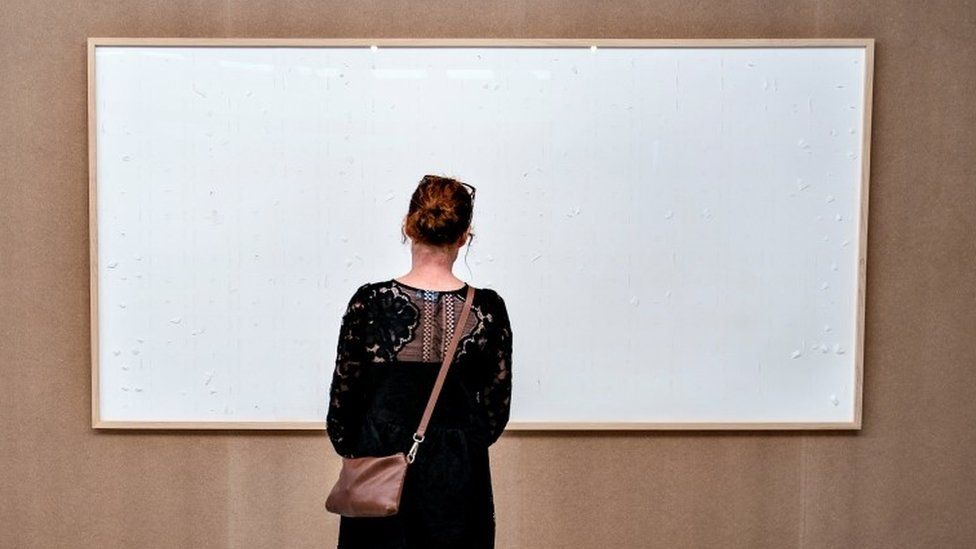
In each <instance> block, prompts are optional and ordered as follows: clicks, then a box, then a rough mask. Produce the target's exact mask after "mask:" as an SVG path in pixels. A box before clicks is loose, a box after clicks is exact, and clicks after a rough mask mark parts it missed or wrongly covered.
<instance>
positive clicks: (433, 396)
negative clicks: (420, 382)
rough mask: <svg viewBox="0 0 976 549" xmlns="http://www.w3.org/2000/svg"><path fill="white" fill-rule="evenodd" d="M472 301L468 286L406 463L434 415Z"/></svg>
mask: <svg viewBox="0 0 976 549" xmlns="http://www.w3.org/2000/svg"><path fill="white" fill-rule="evenodd" d="M472 301H474V286H471V285H470V284H469V285H468V293H467V295H466V296H465V298H464V306H463V307H462V308H461V316H460V317H458V321H457V324H456V325H455V328H454V336H453V337H452V338H451V344H450V345H448V347H447V351H446V352H445V353H444V362H443V363H441V369H440V372H438V374H437V381H435V382H434V389H433V391H431V393H430V398H429V399H428V400H427V408H426V409H424V415H423V417H422V418H421V419H420V426H419V427H417V432H416V433H414V434H413V446H411V447H410V452H408V453H407V462H408V463H413V460H414V456H416V455H417V446H419V445H420V443H421V442H423V441H424V432H426V431H427V423H428V422H429V421H430V416H431V414H433V413H434V405H435V404H437V397H438V396H440V393H441V387H443V385H444V379H445V378H446V377H447V369H448V368H450V367H451V363H452V362H454V352H455V351H457V346H458V342H459V341H461V332H463V331H464V324H465V322H467V320H468V314H469V313H470V312H471V302H472Z"/></svg>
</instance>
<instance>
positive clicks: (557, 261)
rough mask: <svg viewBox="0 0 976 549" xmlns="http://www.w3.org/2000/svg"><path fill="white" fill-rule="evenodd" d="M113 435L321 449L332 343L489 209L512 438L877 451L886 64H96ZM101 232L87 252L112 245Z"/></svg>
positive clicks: (575, 58) (482, 220)
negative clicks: (868, 326) (837, 433)
mask: <svg viewBox="0 0 976 549" xmlns="http://www.w3.org/2000/svg"><path fill="white" fill-rule="evenodd" d="M92 61H93V62H94V70H93V72H92V74H93V81H92V82H91V85H92V91H93V95H92V98H91V101H92V119H91V123H92V125H93V127H92V132H93V138H94V140H95V141H94V151H95V152H94V155H93V158H92V161H93V163H94V166H95V169H94V170H93V214H94V219H95V220H96V225H95V227H94V228H95V235H97V239H96V240H94V242H95V243H96V245H95V246H94V248H93V254H94V255H93V260H94V261H93V280H94V281H95V288H96V293H95V294H94V295H97V301H96V302H95V303H93V306H94V307H96V311H97V314H96V315H94V316H95V319H94V322H95V323H94V324H93V337H94V341H93V343H94V346H93V349H95V355H96V356H94V357H93V359H94V362H95V364H94V367H95V368H96V373H97V375H96V376H95V379H96V384H97V385H96V386H95V387H94V388H93V389H94V391H95V395H96V400H95V402H94V403H93V406H94V407H95V409H94V410H93V412H94V416H95V418H96V425H97V426H104V427H111V426H131V425H139V424H140V423H143V422H146V423H147V424H152V425H154V426H158V425H174V426H180V427H190V426H194V425H196V426H208V427H214V426H221V425H226V426H237V427H261V426H269V427H282V426H287V427H300V428H324V419H325V414H326V410H327V405H328V389H329V381H330V377H331V372H332V367H333V363H332V361H333V360H334V359H335V344H336V336H337V333H338V325H339V324H338V323H339V320H340V316H341V314H342V312H343V310H344V308H345V304H346V300H347V299H348V298H349V296H350V295H351V294H352V292H353V291H354V290H355V288H356V287H357V286H358V285H359V284H361V283H363V282H366V281H381V280H386V279H389V278H390V277H392V276H394V275H397V274H401V273H403V272H406V271H407V270H408V269H409V250H408V246H404V245H403V244H402V243H401V240H400V222H401V220H402V216H403V215H404V214H405V212H406V205H407V201H408V200H409V196H410V193H411V192H412V190H413V188H414V186H415V184H416V182H417V181H418V180H419V179H420V177H421V176H422V175H423V174H426V173H441V174H446V175H453V176H456V177H458V178H460V179H462V180H464V181H467V182H469V183H471V184H473V185H474V186H476V187H477V188H478V195H477V200H476V205H475V220H474V232H475V233H476V237H475V241H474V243H473V244H472V246H471V248H470V252H469V253H467V255H466V256H465V253H466V250H467V248H462V250H461V257H460V258H459V261H458V265H457V268H456V269H455V273H456V274H457V275H458V276H459V277H461V278H463V279H465V280H468V281H470V282H471V284H472V285H474V286H475V287H488V288H495V289H497V290H498V291H499V293H500V294H501V295H502V296H503V297H504V298H505V300H506V303H507V305H508V309H509V313H510V316H511V319H512V327H513V332H514V360H513V382H514V392H513V397H512V402H513V408H512V423H511V426H512V427H514V428H519V427H523V428H524V427H535V428H566V427H574V428H586V427H600V428H615V427H621V428H627V427H634V426H637V427H654V426H660V427H662V428H664V427H666V428H682V427H683V426H689V427H692V426H693V427H706V428H710V427H713V428H729V427H733V428H748V427H750V426H756V427H780V426H787V427H788V426H791V425H792V426H796V427H810V426H820V427H823V426H827V427H829V426H840V427H856V426H857V425H858V424H859V406H860V399H859V389H860V386H859V384H860V360H861V356H860V355H861V350H860V349H861V346H860V344H859V341H860V328H861V325H860V322H861V320H860V319H861V315H862V308H861V307H862V303H861V300H862V299H863V290H864V288H863V257H864V253H865V250H864V249H863V246H864V238H863V237H864V229H865V225H864V219H863V218H864V212H865V211H866V204H864V203H863V200H864V197H866V186H867V177H866V175H867V174H866V173H865V170H864V165H865V162H864V158H865V155H866V154H867V153H868V151H867V150H866V147H865V143H866V142H867V140H866V136H865V133H864V132H865V130H866V128H867V127H868V126H867V124H866V121H867V120H868V119H869V118H868V116H867V115H868V114H869V107H870V104H869V101H868V99H869V94H868V91H869V89H870V88H869V86H868V84H869V77H870V71H868V70H866V64H867V63H869V59H868V58H867V55H866V48H865V47H863V46H859V45H851V46H848V47H839V46H834V45H831V46H824V47H811V46H805V47H790V46H780V47H773V46H755V47H742V46H734V47H733V46H727V47H723V46H710V47H663V46H655V47H650V46H649V47H600V48H596V49H591V48H588V47H555V46H539V47H500V46H490V47H489V46H478V47H456V46H436V47H434V46H415V47H407V46H403V47H385V46H384V47H379V48H373V49H371V48H369V47H368V46H366V47H364V46H328V45H321V46H303V47H279V46H275V47H269V46H264V45H261V44H260V41H252V43H251V44H250V45H225V46H213V45H207V46H199V45H192V44H190V45H167V46H160V45H146V44H132V45H125V44H109V45H98V46H97V47H95V48H94V55H93V58H92ZM95 235H93V236H95Z"/></svg>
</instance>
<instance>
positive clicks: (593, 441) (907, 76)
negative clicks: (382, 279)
mask: <svg viewBox="0 0 976 549" xmlns="http://www.w3.org/2000/svg"><path fill="white" fill-rule="evenodd" d="M775 4H776V3H775V2H766V1H762V0H740V1H729V2H715V3H712V4H708V3H703V2H697V3H696V2H679V1H673V2H657V1H629V2H622V1H621V2H610V1H605V2H599V1H582V0H575V1H564V2H559V1H537V2H528V1H515V0H510V1H507V2H506V1H499V2H477V3H476V2H443V3H440V2H429V1H427V2H421V1H415V2H410V1H405V0H403V1H398V2H393V1H386V2H384V1H375V2H366V1H360V2H357V1H355V0H350V1H348V2H295V1H292V2H281V3H280V4H279V3H276V2H271V1H261V2H243V1H232V0H228V1H225V2H216V1H202V0H199V1H192V0H187V1H180V2H164V1H143V2H122V3H117V2H105V1H99V2H95V1H91V2H60V3H53V2H38V1H36V0H35V1H26V0H4V1H3V2H0V38H2V40H0V44H2V45H0V69H2V72H0V97H2V101H0V109H2V110H0V128H2V131H0V177H2V187H0V207H2V209H0V230H2V236H0V305H2V312H3V317H2V319H0V436H2V438H0V547H3V548H7V547H18V548H19V547H37V548H49V547H73V548H74V547H86V548H87V547H138V548H153V547H194V548H196V547H242V548H243V547H248V548H250V547H255V548H265V547H267V548H278V547H288V548H292V547H295V548H301V547H330V546H334V544H335V538H336V528H337V521H336V519H335V516H334V515H330V514H327V513H326V512H325V511H324V510H323V509H322V501H323V499H324V495H325V491H326V489H327V488H328V487H329V486H330V485H331V482H332V480H333V476H334V473H335V471H337V467H338V463H337V461H336V457H335V455H334V454H333V453H332V450H331V446H329V444H328V441H327V439H326V438H325V437H324V433H323V432H318V433H294V432H281V433H263V432H227V433H210V432H200V433H190V432H182V431H175V432H138V431H136V432H107V433H102V432H93V431H92V429H91V428H90V414H89V412H90V407H91V401H90V394H91V393H90V362H89V353H90V348H89V328H90V327H89V309H88V306H89V303H88V284H89V276H88V247H87V246H88V204H87V200H88V187H87V184H88V182H87V161H88V159H87V148H86V147H87V145H86V110H85V109H86V97H85V71H86V68H85V39H86V37H87V36H113V35H114V36H195V37H196V36H212V37H222V36H232V37H366V36H375V37H489V38H505V37H528V38H532V37H607V38H623V37H633V38H702V37H704V38H716V37H727V38H755V37H789V38H794V37H795V38H801V37H873V38H876V39H877V43H876V52H875V53H876V58H875V79H874V98H875V101H874V118H873V124H874V135H873V140H872V143H873V150H872V158H871V160H872V164H873V165H872V169H871V205H870V229H869V246H868V254H867V255H868V269H867V278H868V285H867V313H866V323H867V332H866V340H865V346H866V347H865V348H866V351H865V371H864V374H865V376H864V383H865V387H864V428H863V430H862V431H860V432H857V433H843V432H841V433H838V432H816V433H810V432H806V433H803V432H698V433H694V432H691V433H689V432H650V433H634V432H616V433H594V432H585V433H579V434H576V435H573V434H568V433H564V432H548V433H532V432H525V431H518V432H510V433H507V434H506V435H504V436H503V437H502V439H501V440H500V441H499V443H498V444H497V445H496V446H494V447H493V448H492V462H493V475H494V483H495V490H496V505H497V517H498V523H499V526H498V539H499V543H498V547H500V548H523V547H525V548H550V547H559V548H575V547H583V548H589V547H594V548H609V547H613V548H631V547H776V548H780V547H811V548H812V547H818V548H819V547H886V548H887V547H964V546H974V545H976V522H974V521H973V520H972V518H973V516H974V515H976V472H974V471H976V427H974V425H976V341H974V340H976V244H974V242H976V230H974V229H976V159H974V152H976V102H974V101H973V100H972V94H973V90H974V88H976V63H974V61H973V60H974V59H976V38H974V36H976V6H974V4H973V3H972V2H962V1H959V2H881V1H872V2H865V1H861V2H855V1H847V0H837V1H819V2H818V1H805V2H791V3H789V4H791V5H790V6H789V7H786V6H785V4H786V3H785V2H784V3H783V4H784V6H783V7H778V8H775V9H774V8H772V7H771V6H773V5H775ZM594 344H596V345H600V344H602V343H601V342H594ZM517 359H518V357H516V363H515V367H516V368H517Z"/></svg>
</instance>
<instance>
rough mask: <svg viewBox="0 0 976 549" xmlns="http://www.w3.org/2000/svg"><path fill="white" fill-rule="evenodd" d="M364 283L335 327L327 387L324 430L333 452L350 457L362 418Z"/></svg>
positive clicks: (363, 400)
mask: <svg viewBox="0 0 976 549" xmlns="http://www.w3.org/2000/svg"><path fill="white" fill-rule="evenodd" d="M366 286H367V284H364V285H362V286H360V287H359V288H358V289H357V290H356V292H355V293H354V294H353V296H352V297H351V298H350V299H349V304H348V305H347V306H346V312H345V313H344V314H343V316H342V325H341V327H340V328H339V342H338V344H337V346H336V360H335V369H334V370H333V372H332V385H331V386H330V388H329V411H328V414H327V416H326V431H327V432H328V434H329V440H331V441H332V446H333V447H334V448H335V450H336V453H338V454H339V455H341V456H343V457H354V455H353V453H354V448H355V445H356V433H357V432H358V429H359V425H360V422H361V419H362V414H363V411H364V404H365V401H366V399H365V394H364V391H363V387H362V383H361V380H362V379H363V376H362V375H361V370H362V368H361V366H362V365H363V364H364V352H363V350H364V344H363V330H364V325H365V323H366V318H365V317H366V314H365V313H366V306H365V298H366V295H365V292H366Z"/></svg>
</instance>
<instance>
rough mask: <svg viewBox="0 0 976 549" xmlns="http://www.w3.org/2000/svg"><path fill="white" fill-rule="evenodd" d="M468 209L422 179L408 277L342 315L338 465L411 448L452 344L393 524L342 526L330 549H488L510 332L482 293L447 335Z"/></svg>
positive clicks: (504, 315) (409, 226) (347, 521)
mask: <svg viewBox="0 0 976 549" xmlns="http://www.w3.org/2000/svg"><path fill="white" fill-rule="evenodd" d="M468 189H470V193H469V191H468ZM473 200H474V188H473V187H471V186H470V185H467V184H465V183H461V182H459V181H457V180H454V179H450V178H446V177H439V176H435V175H426V176H424V178H423V179H422V180H421V181H420V184H419V185H418V186H417V189H416V190H415V191H414V193H413V196H412V198H411V199H410V207H409V211H408V213H407V216H406V219H405V220H404V224H403V229H402V230H405V234H404V242H405V241H406V237H407V236H409V237H410V238H411V240H412V241H413V242H412V245H411V253H412V260H413V266H412V269H411V270H410V272H408V273H407V274H405V275H403V276H400V277H398V278H391V279H389V280H386V281H382V282H368V283H366V284H363V285H362V286H360V287H359V288H358V289H357V290H356V292H355V294H354V295H353V296H352V298H351V299H350V300H349V304H348V307H347V308H346V312H345V314H344V315H343V318H342V327H341V329H340V333H339V343H338V348H337V351H336V364H335V371H334V372H333V376H332V386H331V389H330V403H329V411H328V417H327V427H328V433H329V438H330V440H331V441H332V445H333V446H334V447H335V450H336V452H337V453H338V454H339V455H341V456H345V457H359V456H367V455H369V456H384V455H390V454H393V453H395V452H400V451H402V452H406V451H407V450H408V449H409V448H410V446H411V444H412V443H413V439H412V436H413V433H414V432H415V431H416V429H417V426H418V425H419V423H420V418H421V416H422V415H423V412H424V408H425V407H426V406H427V400H428V399H429V398H430V394H431V389H432V388H433V386H434V381H435V379H436V378H437V374H438V372H439V370H440V367H441V362H442V360H443V353H444V352H445V351H446V348H447V346H448V345H449V344H450V341H451V338H452V336H453V335H454V330H458V329H460V330H461V331H462V332H461V339H460V341H459V342H458V346H457V350H456V352H455V354H454V361H453V362H452V363H451V367H450V369H449V370H448V373H447V377H446V378H445V380H444V385H443V387H442V389H441V392H440V395H439V397H438V400H437V404H436V406H435V407H434V411H433V413H432V415H431V418H430V421H429V423H428V426H427V431H426V433H425V435H424V437H425V438H424V441H423V443H421V444H420V446H419V449H418V451H417V455H416V459H415V461H414V462H413V463H411V464H410V465H409V467H408V468H407V476H406V479H405V481H404V487H403V492H402V495H401V500H400V508H399V511H398V513H397V514H395V515H391V516H387V517H346V516H343V517H340V523H339V544H338V547H339V548H340V549H342V548H356V549H382V548H389V547H397V548H404V549H412V548H425V549H436V548H464V549H478V548H486V547H494V539H495V512H494V501H493V499H492V487H491V473H490V470H489V462H488V447H489V446H490V445H491V444H492V443H494V442H495V441H496V440H497V439H498V437H499V435H501V433H502V431H503V430H504V429H505V425H506V424H507V423H508V417H509V408H510V404H511V387H512V370H511V367H512V364H511V363H512V358H511V357H512V331H511V327H510V325H509V319H508V311H507V310H506V309H505V302H504V301H503V300H502V298H501V296H500V295H499V294H498V293H497V292H496V291H494V290H492V289H488V288H477V289H476V291H475V295H474V298H473V301H472V303H471V312H470V313H469V315H468V319H467V322H465V325H464V326H455V325H454V324H455V322H456V320H457V317H458V316H459V315H460V310H461V307H462V305H463V303H464V298H465V296H466V292H467V289H468V285H467V283H465V282H464V281H462V280H460V279H457V278H455V277H454V275H453V274H452V266H453V264H454V260H455V259H456V258H457V254H458V249H459V248H460V247H461V246H463V245H464V243H465V241H467V240H468V238H469V235H472V236H473V233H471V231H470V229H471V216H472V211H473Z"/></svg>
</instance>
